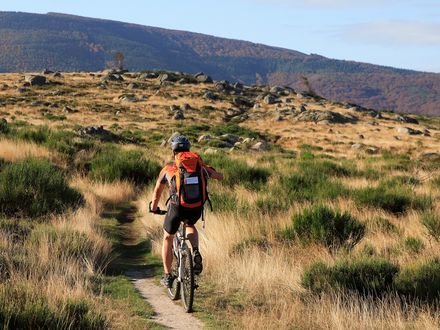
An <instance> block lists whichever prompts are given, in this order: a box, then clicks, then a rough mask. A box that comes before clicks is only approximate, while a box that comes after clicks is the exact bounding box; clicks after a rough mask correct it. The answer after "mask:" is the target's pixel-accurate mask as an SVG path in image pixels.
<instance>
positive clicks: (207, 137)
mask: <svg viewBox="0 0 440 330" xmlns="http://www.w3.org/2000/svg"><path fill="white" fill-rule="evenodd" d="M207 140H211V135H209V134H204V135H200V136H199V138H198V139H197V141H198V142H203V141H207Z"/></svg>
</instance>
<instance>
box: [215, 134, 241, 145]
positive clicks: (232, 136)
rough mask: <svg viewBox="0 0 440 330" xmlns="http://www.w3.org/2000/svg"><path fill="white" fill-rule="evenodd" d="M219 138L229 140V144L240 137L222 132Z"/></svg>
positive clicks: (235, 141)
mask: <svg viewBox="0 0 440 330" xmlns="http://www.w3.org/2000/svg"><path fill="white" fill-rule="evenodd" d="M220 140H222V141H226V142H229V143H230V144H231V145H233V144H235V143H237V142H238V141H240V137H239V136H237V135H233V134H223V135H221V136H220Z"/></svg>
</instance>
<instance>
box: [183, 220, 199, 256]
mask: <svg viewBox="0 0 440 330" xmlns="http://www.w3.org/2000/svg"><path fill="white" fill-rule="evenodd" d="M186 237H188V239H189V241H190V242H191V247H192V248H193V250H194V248H199V233H198V232H197V228H196V227H195V226H194V225H192V226H191V225H187V226H186Z"/></svg>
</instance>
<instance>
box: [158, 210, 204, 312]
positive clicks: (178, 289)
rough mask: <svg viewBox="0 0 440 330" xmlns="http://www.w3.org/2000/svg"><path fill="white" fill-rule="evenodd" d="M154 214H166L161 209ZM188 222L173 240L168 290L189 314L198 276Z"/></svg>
mask: <svg viewBox="0 0 440 330" xmlns="http://www.w3.org/2000/svg"><path fill="white" fill-rule="evenodd" d="M150 212H151V213H154V214H161V215H164V214H166V211H164V210H160V209H159V208H158V209H157V210H156V211H155V212H152V211H151V208H150ZM187 241H188V238H187V237H186V221H182V222H181V223H180V226H179V229H178V231H177V233H176V235H174V239H173V247H172V249H173V262H172V264H171V276H172V277H173V284H172V286H171V287H170V288H168V289H167V290H168V296H169V297H170V298H171V300H178V299H180V298H182V304H183V307H184V308H185V311H186V312H187V313H190V312H192V307H193V302H194V291H195V289H197V288H198V284H197V279H196V275H195V274H194V267H193V256H192V253H191V249H190V248H189V247H188V244H187Z"/></svg>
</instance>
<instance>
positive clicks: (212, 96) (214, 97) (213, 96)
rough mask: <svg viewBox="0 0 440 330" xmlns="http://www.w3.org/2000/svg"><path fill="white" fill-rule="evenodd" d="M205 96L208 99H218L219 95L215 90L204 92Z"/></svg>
mask: <svg viewBox="0 0 440 330" xmlns="http://www.w3.org/2000/svg"><path fill="white" fill-rule="evenodd" d="M203 98H205V99H207V100H217V98H218V96H217V95H215V94H214V93H213V92H209V91H208V92H206V93H205V94H203Z"/></svg>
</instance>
